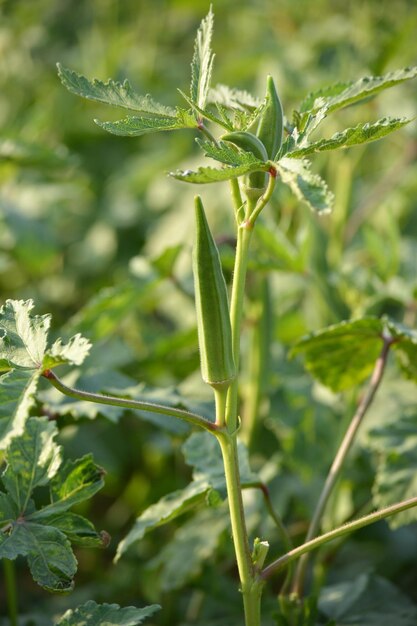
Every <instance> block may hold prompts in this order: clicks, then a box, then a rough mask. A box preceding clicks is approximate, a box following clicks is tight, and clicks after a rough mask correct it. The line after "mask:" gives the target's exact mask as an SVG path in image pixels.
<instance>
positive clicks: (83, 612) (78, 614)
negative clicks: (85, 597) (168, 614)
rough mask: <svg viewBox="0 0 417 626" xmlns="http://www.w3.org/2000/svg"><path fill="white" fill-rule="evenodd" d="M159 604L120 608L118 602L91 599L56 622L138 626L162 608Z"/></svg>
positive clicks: (62, 625)
mask: <svg viewBox="0 0 417 626" xmlns="http://www.w3.org/2000/svg"><path fill="white" fill-rule="evenodd" d="M160 608H161V607H160V606H159V605H158V604H151V605H150V606H146V607H144V608H143V609H137V608H135V607H133V606H127V607H125V608H120V606H119V605H118V604H97V603H96V602H94V601H93V600H89V601H88V602H86V603H85V604H83V605H82V606H79V607H78V608H76V609H70V610H69V611H67V612H66V613H65V615H63V616H62V617H61V619H60V620H59V621H58V622H56V626H137V625H138V624H142V623H143V621H144V620H145V619H146V618H147V617H150V616H151V615H153V614H154V613H156V611H159V610H160Z"/></svg>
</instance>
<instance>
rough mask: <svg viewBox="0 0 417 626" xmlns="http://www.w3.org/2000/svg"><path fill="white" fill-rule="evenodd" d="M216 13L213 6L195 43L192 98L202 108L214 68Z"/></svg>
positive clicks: (191, 86) (191, 87) (192, 67)
mask: <svg viewBox="0 0 417 626" xmlns="http://www.w3.org/2000/svg"><path fill="white" fill-rule="evenodd" d="M213 22H214V15H213V11H212V8H211V6H210V10H209V12H208V14H207V16H206V17H205V18H204V19H203V20H202V22H201V24H200V27H199V29H198V31H197V37H196V39H195V43H194V55H193V59H192V62H191V85H190V98H191V100H192V101H193V102H194V103H195V104H196V105H197V106H198V107H200V108H201V109H204V108H205V105H206V101H207V94H208V91H209V88H210V80H211V73H212V70H213V61H214V54H213V52H212V51H211V39H212V35H213Z"/></svg>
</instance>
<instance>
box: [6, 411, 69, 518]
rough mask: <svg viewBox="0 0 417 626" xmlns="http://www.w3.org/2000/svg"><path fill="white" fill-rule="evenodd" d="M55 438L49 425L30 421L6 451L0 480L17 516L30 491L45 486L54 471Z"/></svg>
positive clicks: (56, 457) (57, 462)
mask: <svg viewBox="0 0 417 626" xmlns="http://www.w3.org/2000/svg"><path fill="white" fill-rule="evenodd" d="M56 434H57V429H56V425H55V424H54V423H53V422H48V421H47V420H45V419H42V418H31V419H29V420H28V421H27V423H26V427H25V431H24V433H23V434H22V435H21V436H20V437H16V438H14V439H12V441H11V443H10V445H9V447H8V449H7V453H6V455H7V467H6V469H5V471H4V472H3V475H2V480H3V484H4V486H5V487H6V489H7V491H8V493H9V495H10V496H11V497H12V499H13V501H14V502H15V503H16V505H17V507H18V510H19V514H20V515H23V514H25V512H26V508H27V506H28V503H29V500H30V498H31V496H32V492H33V490H34V489H36V487H39V486H41V485H45V484H47V483H48V481H49V480H50V479H52V477H53V476H55V474H56V472H57V471H58V468H59V466H60V464H61V454H60V447H59V446H58V445H57V444H56V443H55V442H54V441H53V439H54V437H55V436H56Z"/></svg>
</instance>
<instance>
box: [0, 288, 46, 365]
mask: <svg viewBox="0 0 417 626" xmlns="http://www.w3.org/2000/svg"><path fill="white" fill-rule="evenodd" d="M33 307H34V304H33V301H32V300H26V301H24V300H6V303H5V304H4V305H3V306H2V307H1V308H0V370H3V371H8V370H10V369H13V368H16V367H18V368H27V369H37V368H39V367H40V366H41V364H42V360H43V355H44V353H45V349H46V342H47V337H48V330H49V326H50V323H51V318H50V316H49V315H42V316H40V315H30V312H31V311H32V309H33Z"/></svg>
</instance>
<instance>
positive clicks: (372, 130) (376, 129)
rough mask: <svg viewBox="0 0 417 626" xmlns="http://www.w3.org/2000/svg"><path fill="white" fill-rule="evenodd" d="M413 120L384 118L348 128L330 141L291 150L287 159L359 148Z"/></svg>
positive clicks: (287, 154)
mask: <svg viewBox="0 0 417 626" xmlns="http://www.w3.org/2000/svg"><path fill="white" fill-rule="evenodd" d="M410 121H411V120H407V119H405V118H389V117H384V118H382V119H380V120H378V121H377V122H375V123H374V124H370V123H369V122H367V123H365V124H358V125H357V126H355V127H354V128H347V129H345V130H344V131H342V132H338V133H335V134H334V135H332V137H330V139H320V140H319V141H314V142H313V143H310V144H307V145H303V147H300V148H297V147H295V149H294V150H290V151H289V152H287V153H286V155H285V156H286V157H289V158H292V159H294V158H295V159H300V158H303V157H305V156H308V155H310V154H313V153H315V152H324V151H327V150H336V149H338V148H348V147H350V146H357V145H360V144H362V143H369V142H370V141H376V140H377V139H381V138H382V137H385V136H386V135H389V134H390V133H392V132H393V131H395V130H398V129H399V128H402V127H403V126H405V125H406V124H409V123H410Z"/></svg>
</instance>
